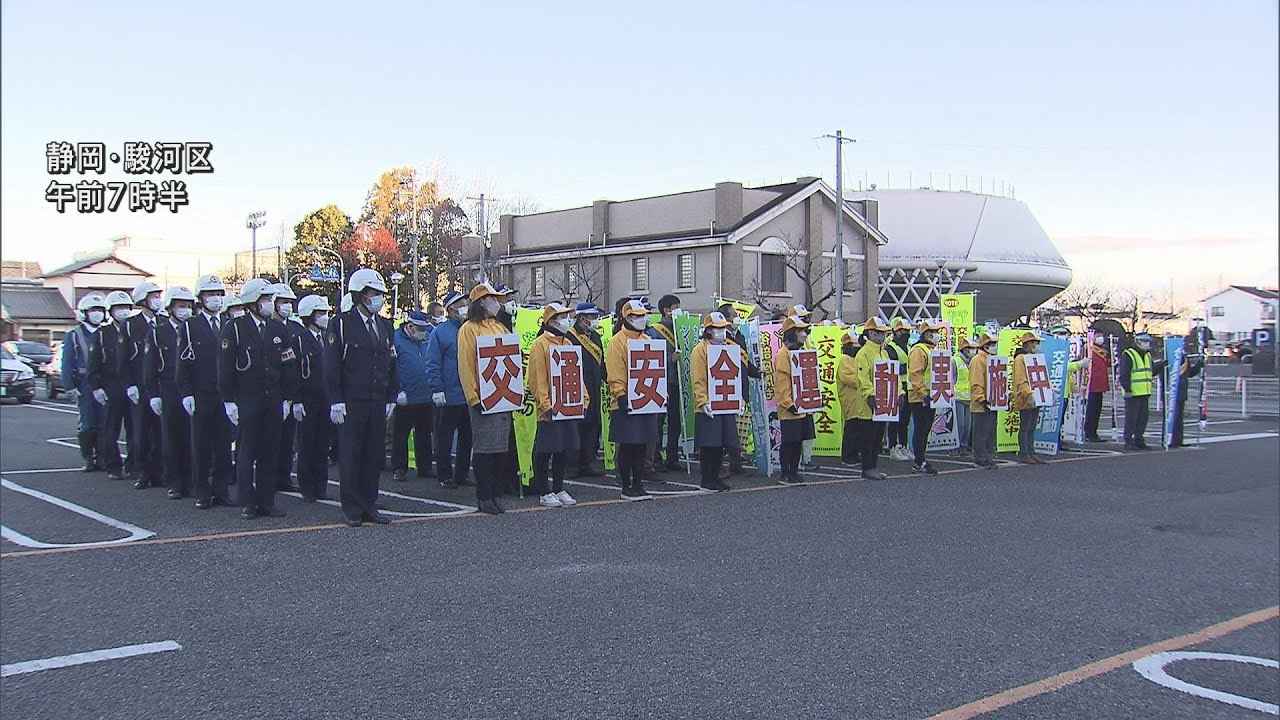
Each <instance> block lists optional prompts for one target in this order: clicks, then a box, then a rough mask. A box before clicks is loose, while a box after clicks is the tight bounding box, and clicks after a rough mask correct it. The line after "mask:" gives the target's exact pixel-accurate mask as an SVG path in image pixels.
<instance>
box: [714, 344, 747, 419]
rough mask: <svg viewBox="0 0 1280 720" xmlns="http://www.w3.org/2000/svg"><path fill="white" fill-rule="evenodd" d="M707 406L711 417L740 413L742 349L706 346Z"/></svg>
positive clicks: (731, 345)
mask: <svg viewBox="0 0 1280 720" xmlns="http://www.w3.org/2000/svg"><path fill="white" fill-rule="evenodd" d="M707 404H708V405H710V406H711V414H712V415H737V414H738V413H740V412H742V410H743V407H742V404H743V403H742V348H740V347H738V346H737V345H736V344H729V345H708V346H707Z"/></svg>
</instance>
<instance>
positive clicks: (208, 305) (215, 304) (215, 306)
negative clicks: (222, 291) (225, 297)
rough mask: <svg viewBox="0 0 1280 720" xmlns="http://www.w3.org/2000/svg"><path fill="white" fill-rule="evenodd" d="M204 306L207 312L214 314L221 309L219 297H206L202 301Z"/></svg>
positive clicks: (220, 298)
mask: <svg viewBox="0 0 1280 720" xmlns="http://www.w3.org/2000/svg"><path fill="white" fill-rule="evenodd" d="M204 306H205V309H207V310H208V311H209V312H212V313H216V312H218V311H219V310H221V309H222V296H221V295H208V296H206V297H205V299H204Z"/></svg>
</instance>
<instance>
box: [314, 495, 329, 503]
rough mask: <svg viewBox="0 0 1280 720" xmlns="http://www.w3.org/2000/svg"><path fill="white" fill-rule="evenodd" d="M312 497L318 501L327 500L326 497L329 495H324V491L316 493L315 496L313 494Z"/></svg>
mask: <svg viewBox="0 0 1280 720" xmlns="http://www.w3.org/2000/svg"><path fill="white" fill-rule="evenodd" d="M313 499H314V500H315V501H316V502H319V501H321V500H328V499H329V496H328V495H326V494H324V493H316V496H315V498H313Z"/></svg>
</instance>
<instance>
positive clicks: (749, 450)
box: [730, 320, 763, 459]
mask: <svg viewBox="0 0 1280 720" xmlns="http://www.w3.org/2000/svg"><path fill="white" fill-rule="evenodd" d="M750 322H753V323H754V322H756V321H755V320H752V321H750ZM738 331H739V332H741V333H742V337H743V339H744V340H745V339H746V338H747V337H748V334H749V330H748V322H746V321H743V320H739V321H738ZM732 340H733V338H732V337H730V341H731V342H732ZM738 350H739V351H742V348H741V347H739V348H738ZM749 355H750V351H746V352H745V353H744V354H743V356H742V413H741V414H739V415H738V420H737V422H736V423H735V424H736V425H737V429H738V448H739V451H740V453H741V455H742V456H745V457H749V458H753V459H754V458H755V455H756V427H755V415H754V413H753V412H752V410H751V407H752V406H751V404H752V403H753V402H754V398H753V397H752V395H751V383H752V382H758V381H755V380H748V378H747V377H746V372H747V370H746V367H747V362H748V358H749ZM751 362H755V361H754V360H751ZM757 367H758V366H757ZM762 437H763V436H762Z"/></svg>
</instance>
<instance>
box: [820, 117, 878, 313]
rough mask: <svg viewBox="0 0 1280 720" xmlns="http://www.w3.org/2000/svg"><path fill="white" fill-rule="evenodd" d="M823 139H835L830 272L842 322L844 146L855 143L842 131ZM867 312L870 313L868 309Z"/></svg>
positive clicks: (837, 310) (837, 309) (837, 308)
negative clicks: (833, 246) (833, 249)
mask: <svg viewBox="0 0 1280 720" xmlns="http://www.w3.org/2000/svg"><path fill="white" fill-rule="evenodd" d="M823 137H828V138H835V141H836V262H835V267H834V268H833V269H832V271H833V272H834V273H835V276H836V280H835V290H836V320H837V321H839V322H844V281H845V271H844V144H845V143H847V142H849V143H852V142H857V141H856V140H854V139H853V138H847V137H845V136H844V131H842V130H837V131H836V134H835V135H824V136H823ZM867 310H868V312H870V308H868V309H867Z"/></svg>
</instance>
